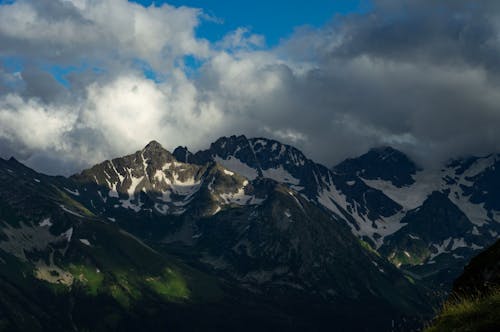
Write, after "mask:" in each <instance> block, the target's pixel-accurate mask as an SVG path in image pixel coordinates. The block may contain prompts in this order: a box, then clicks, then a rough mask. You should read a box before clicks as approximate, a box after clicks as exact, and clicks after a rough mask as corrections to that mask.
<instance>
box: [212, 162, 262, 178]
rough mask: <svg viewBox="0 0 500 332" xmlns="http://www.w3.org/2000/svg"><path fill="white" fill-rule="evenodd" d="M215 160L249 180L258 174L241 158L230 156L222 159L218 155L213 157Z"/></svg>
mask: <svg viewBox="0 0 500 332" xmlns="http://www.w3.org/2000/svg"><path fill="white" fill-rule="evenodd" d="M214 160H215V162H217V163H219V164H221V165H222V166H224V168H227V169H229V170H231V171H233V172H235V173H237V174H239V175H242V176H244V177H246V178H247V179H249V180H250V181H252V180H255V179H256V178H257V176H258V175H259V174H258V172H257V170H256V169H254V168H252V167H250V166H248V165H247V164H245V163H243V162H242V161H241V160H239V159H237V158H234V157H233V156H230V157H229V158H228V159H222V158H220V157H219V156H216V157H214Z"/></svg>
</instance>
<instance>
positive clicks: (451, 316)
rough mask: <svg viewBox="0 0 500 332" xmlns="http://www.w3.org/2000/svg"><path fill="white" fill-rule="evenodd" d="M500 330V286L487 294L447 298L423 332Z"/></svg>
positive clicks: (485, 331)
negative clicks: (438, 312) (436, 315)
mask: <svg viewBox="0 0 500 332" xmlns="http://www.w3.org/2000/svg"><path fill="white" fill-rule="evenodd" d="M446 331H454V332H483V331H484V332H487V331H500V288H496V289H494V290H492V291H491V293H490V294H489V295H487V296H468V297H455V298H452V299H450V300H448V301H447V302H446V303H445V304H444V305H443V308H442V310H441V313H440V314H439V315H438V317H437V318H436V319H435V320H434V322H433V323H432V325H431V326H430V327H428V328H427V329H425V332H446Z"/></svg>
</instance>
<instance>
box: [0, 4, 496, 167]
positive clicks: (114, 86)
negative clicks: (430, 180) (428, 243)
mask: <svg viewBox="0 0 500 332" xmlns="http://www.w3.org/2000/svg"><path fill="white" fill-rule="evenodd" d="M407 2H408V3H411V7H409V8H411V9H412V10H411V12H409V13H407V14H408V15H403V16H398V15H396V16H394V15H392V16H391V15H389V14H391V10H393V9H391V6H386V5H385V4H383V5H382V6H381V7H380V8H378V9H376V10H378V12H376V14H373V15H372V14H370V15H366V16H362V15H353V16H348V17H345V18H343V19H339V20H337V21H335V22H333V23H332V24H330V25H327V26H325V27H323V28H320V29H311V28H301V29H297V31H296V33H295V34H294V35H293V36H292V37H291V38H290V39H288V40H286V41H284V42H283V43H282V44H281V45H279V46H278V47H277V48H274V49H265V48H264V47H263V45H264V39H263V37H262V36H259V35H254V34H251V32H250V31H249V30H248V29H246V28H238V29H236V30H235V31H232V32H230V33H228V35H227V36H225V37H224V38H222V40H220V41H213V42H211V43H210V42H208V41H207V40H204V39H201V38H198V37H196V30H197V28H198V26H199V25H200V20H203V17H205V16H206V15H205V14H204V13H203V12H202V11H201V10H200V9H195V8H189V7H173V6H169V5H161V6H159V7H158V6H150V7H147V8H145V7H143V6H140V5H138V4H135V3H130V2H128V1H126V0H102V1H94V0H36V1H35V0H32V1H30V0H18V1H16V2H15V3H14V4H12V5H0V45H1V46H0V56H2V55H4V56H8V55H10V56H15V57H20V58H22V59H23V61H24V63H25V64H27V65H29V68H23V69H22V70H21V73H15V74H14V73H12V72H8V71H6V70H5V69H2V68H0V148H2V150H0V153H1V154H3V156H4V157H5V154H6V153H12V152H17V151H22V152H23V154H22V156H23V158H24V160H28V162H30V163H32V166H35V167H43V166H44V165H45V164H43V163H44V162H45V161H43V158H40V155H50V156H51V158H52V159H54V160H60V161H62V163H56V162H53V161H51V163H50V167H49V166H47V167H45V169H49V170H50V171H52V172H65V173H67V172H71V171H76V170H77V169H78V168H80V167H83V166H88V165H89V164H91V163H95V162H98V161H100V160H102V159H104V158H111V157H114V156H118V155H122V154H125V153H130V152H132V151H134V150H135V149H138V148H140V147H142V146H144V145H145V144H146V143H147V141H149V140H151V139H156V140H158V141H160V142H161V143H163V144H164V145H166V146H167V147H168V148H170V149H172V148H174V147H175V146H176V145H187V146H189V147H190V148H191V149H197V148H202V147H206V146H207V145H208V144H209V143H210V141H213V140H215V139H216V138H217V137H219V136H221V135H230V134H246V135H250V136H253V135H265V136H271V137H272V138H276V139H280V140H283V141H285V142H286V143H291V144H295V145H297V146H298V147H299V148H302V149H304V150H305V152H306V153H307V154H309V155H310V156H311V157H314V158H316V159H318V160H320V161H322V162H324V163H327V164H333V163H335V162H337V161H339V160H341V159H342V158H345V157H348V156H354V155H356V154H359V153H362V152H364V151H365V150H366V149H367V148H369V147H371V146H373V145H377V144H394V145H395V146H396V147H400V148H403V149H405V151H409V152H413V153H412V154H413V155H418V154H420V155H421V156H422V157H427V158H431V159H437V158H442V157H443V156H444V157H451V156H452V155H454V154H460V153H482V152H491V151H493V150H495V149H498V140H499V139H500V137H499V134H498V130H497V128H498V126H499V125H500V115H499V113H498V111H497V105H498V104H499V103H500V94H499V92H498V91H500V90H499V89H498V85H499V84H498V82H500V76H499V74H498V73H500V70H499V68H500V62H499V61H498V59H500V57H499V56H498V55H499V52H500V51H499V50H500V48H498V46H497V45H498V38H497V36H498V35H499V27H498V24H497V23H495V21H494V20H492V19H491V18H492V17H493V18H494V17H497V16H498V15H497V14H494V13H496V12H499V11H500V8H498V6H497V5H494V3H493V2H491V3H490V2H487V3H486V4H485V6H486V9H484V8H483V9H481V8H482V7H481V6H479V7H477V8H478V9H477V10H478V11H477V12H475V11H471V12H468V13H467V15H458V14H460V8H461V7H460V5H459V3H465V2H466V1H465V0H461V1H456V2H454V4H457V5H453V6H452V7H453V8H452V9H450V10H451V11H452V13H454V14H453V15H452V14H450V15H449V16H446V15H445V16H443V15H430V14H429V13H433V8H434V7H433V5H432V2H430V1H410V0H409V1H407ZM450 3H451V2H450ZM450 3H448V2H447V4H448V5H450ZM450 6H451V5H450ZM488 6H490V7H491V8H490V7H488ZM488 8H489V9H488ZM398 10H401V9H398ZM455 11H458V12H457V13H458V14H457V13H455ZM422 13H427V14H429V15H427V14H426V15H424V14H422ZM440 13H441V11H440ZM455 14H456V15H455ZM386 17H393V18H394V17H397V18H401V17H402V19H400V20H394V21H391V20H386V19H385V18H386ZM457 29H458V30H457ZM401 31H403V32H401ZM456 31H459V32H460V33H458V34H457V33H455V32H456ZM458 35H459V36H460V38H456V36H458ZM400 36H405V38H400ZM186 56H194V57H195V58H196V59H198V61H200V68H199V69H196V70H195V69H193V68H189V67H188V66H185V65H183V64H182V62H183V59H184V58H185V57H186ZM138 62H140V63H146V64H148V65H150V66H151V67H152V69H153V71H154V72H155V73H157V74H159V77H160V79H158V80H157V81H154V80H150V79H147V78H146V77H145V75H144V73H142V72H141V69H138V65H137V63H138ZM82 63H83V64H84V65H82ZM54 64H61V65H63V66H69V65H71V66H75V67H76V68H78V70H75V71H74V72H72V73H71V74H69V75H67V77H66V78H67V80H68V82H69V87H67V90H68V91H63V92H64V93H63V92H61V90H64V89H65V87H63V86H61V85H60V84H59V83H58V82H57V81H56V80H54V79H53V78H51V77H47V76H49V75H47V73H45V72H43V68H44V66H50V65H54ZM34 68H35V69H34ZM94 68H98V69H99V70H97V71H94V70H93V69H94ZM193 71H195V72H194V73H193ZM41 72H43V73H41ZM44 74H45V75H44ZM50 80H52V81H50ZM49 81H50V82H49ZM23 89H24V90H23ZM65 92H68V93H65ZM41 123H43V124H44V125H40V124H41ZM6 142H7V143H6ZM325 142H326V143H327V144H325ZM30 156H31V157H30ZM47 165H48V164H47ZM61 165H62V166H61ZM58 167H59V168H58Z"/></svg>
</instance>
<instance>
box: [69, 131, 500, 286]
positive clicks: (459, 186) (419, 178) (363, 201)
mask: <svg viewBox="0 0 500 332" xmlns="http://www.w3.org/2000/svg"><path fill="white" fill-rule="evenodd" d="M151 145H152V146H151V147H150V148H146V149H145V150H144V151H143V152H137V153H136V154H135V155H132V156H128V157H127V158H128V159H127V158H125V159H123V160H122V158H118V159H115V160H113V161H109V162H105V163H103V164H101V165H98V166H95V167H94V168H92V169H91V170H88V171H85V172H83V173H82V174H80V175H78V176H74V177H73V179H75V180H77V181H79V182H80V183H92V182H95V185H97V186H103V190H91V192H94V193H95V192H97V193H98V195H104V196H105V195H106V193H108V194H107V197H106V198H105V199H110V200H111V201H113V199H118V200H114V203H113V208H110V207H107V210H106V212H103V213H104V214H106V216H107V217H108V218H111V219H112V220H113V219H116V215H120V214H122V213H123V210H125V212H126V213H125V214H127V215H130V213H128V211H126V210H130V209H133V210H134V211H135V212H136V217H137V218H136V219H141V220H143V219H145V215H146V214H149V219H150V220H151V224H152V226H150V227H147V228H144V227H141V229H142V231H145V230H149V232H150V233H151V234H150V236H155V235H158V234H162V231H161V230H160V229H161V228H162V227H163V228H164V226H165V223H164V222H155V221H154V220H156V219H158V218H157V217H158V214H160V215H169V216H172V215H176V214H177V215H179V216H182V215H183V214H184V213H185V211H187V210H190V211H191V212H192V211H194V210H193V209H192V206H197V209H198V210H197V211H198V212H197V216H202V215H207V214H210V213H213V212H214V211H215V210H218V209H223V208H224V206H227V205H228V204H227V203H228V202H226V201H224V200H221V199H220V197H219V198H217V199H215V201H211V203H210V204H211V205H210V206H211V208H212V210H210V208H208V207H206V206H205V207H203V208H202V207H200V206H198V205H199V204H198V203H199V202H200V200H199V199H196V197H198V196H200V195H202V194H203V192H204V190H200V189H202V187H203V186H202V185H201V183H203V181H200V179H201V178H206V176H205V175H203V172H205V171H207V168H206V167H214V166H213V165H218V166H220V167H222V168H223V169H225V170H226V171H228V172H232V173H235V174H236V175H239V176H241V179H240V182H239V185H237V186H233V187H232V188H231V191H232V193H233V194H235V193H237V192H238V190H239V189H241V188H243V189H244V195H245V200H247V201H249V202H250V204H249V205H252V204H253V203H256V202H258V201H261V200H263V199H265V196H266V191H267V189H265V188H262V189H259V186H255V183H254V182H255V181H256V180H259V181H260V180H261V179H267V180H272V181H274V182H277V183H280V184H281V185H283V186H286V187H288V188H289V189H290V190H291V191H293V192H296V193H297V194H298V195H299V196H300V197H302V198H304V199H306V200H308V201H310V202H312V203H313V204H315V205H317V206H318V207H320V208H323V209H325V210H326V212H327V213H329V214H331V215H332V217H333V218H335V219H338V220H343V221H344V222H345V223H346V224H347V225H348V226H349V227H350V228H351V231H352V233H353V234H355V235H356V236H357V237H358V238H360V239H361V240H363V241H365V242H367V243H368V244H369V245H370V246H371V247H372V248H373V249H375V250H377V251H378V252H379V253H380V254H382V255H383V256H385V257H386V258H388V259H389V260H390V261H391V262H393V263H394V264H395V265H396V266H398V267H399V268H402V269H404V270H405V271H407V272H408V273H410V274H411V275H412V276H413V277H414V278H418V279H423V280H425V281H426V282H428V284H429V285H430V286H431V287H433V288H435V289H443V288H444V289H446V288H449V287H450V285H451V282H452V281H453V280H454V279H455V278H456V277H457V276H458V275H459V274H460V272H461V270H462V268H463V267H464V266H465V264H466V263H467V261H468V260H469V259H470V258H471V257H472V256H473V255H474V254H476V253H477V251H478V250H480V249H482V248H484V247H486V246H488V245H490V244H491V243H493V242H494V241H495V239H496V238H497V236H498V233H499V232H500V223H499V222H498V221H499V220H498V218H499V217H498V213H499V212H498V207H497V206H496V202H497V201H498V200H495V197H498V195H499V194H498V193H497V191H498V190H497V189H496V187H495V186H494V185H492V183H495V182H494V181H495V179H496V177H497V176H499V175H498V171H496V170H497V169H498V168H495V165H496V164H497V163H498V160H499V158H498V156H495V155H491V156H487V157H483V158H466V159H457V160H452V161H451V162H449V163H448V164H446V165H444V166H443V168H442V169H440V170H432V169H429V170H427V169H423V168H422V167H420V166H418V165H417V164H416V163H415V162H413V161H412V160H411V159H410V158H409V157H407V156H406V155H405V154H403V153H402V152H400V151H397V150H395V149H393V148H390V147H381V148H376V149H372V150H370V151H369V152H367V153H366V154H364V155H362V156H360V157H358V158H352V159H348V160H346V161H344V162H342V163H340V164H339V165H337V166H336V167H334V168H333V169H332V170H329V169H328V168H326V167H325V166H323V165H321V164H318V163H315V162H314V161H312V160H310V159H308V158H307V157H306V156H305V155H304V154H303V153H302V152H301V151H299V150H298V149H296V148H294V147H292V146H288V145H285V144H281V143H280V142H278V141H274V140H269V139H265V138H250V139H248V138H247V137H245V136H231V137H222V138H220V139H218V140H217V141H216V142H214V143H212V144H211V146H210V148H209V149H207V150H203V151H198V152H196V153H192V152H190V151H188V149H187V148H185V147H178V148H176V149H175V150H174V152H173V153H172V154H170V153H168V152H166V151H164V152H162V153H163V154H164V155H163V156H162V158H163V159H161V162H160V164H161V163H166V162H167V159H168V160H172V158H174V159H175V160H176V161H174V162H173V163H170V164H169V165H171V166H169V167H171V170H161V172H167V173H168V174H170V175H168V174H167V177H169V178H168V179H167V180H166V182H165V184H159V183H157V184H156V187H155V188H157V189H155V190H158V191H157V194H156V195H155V194H151V192H152V191H151V190H150V189H148V188H149V187H148V184H146V183H144V184H140V185H139V187H141V189H137V188H136V187H134V190H136V192H137V193H138V195H137V202H136V203H137V204H138V205H137V204H132V203H131V201H129V200H128V197H129V194H130V193H129V192H127V190H132V189H130V188H132V186H134V185H135V184H136V183H135V182H137V181H141V176H142V175H141V174H146V172H150V171H151V172H158V171H159V169H158V167H152V168H148V167H149V166H148V165H147V164H146V163H147V160H150V159H149V157H147V156H146V157H144V156H142V155H141V153H143V154H145V155H148V153H150V152H148V151H149V150H151V148H153V150H154V147H156V148H158V143H156V142H153V143H152V144H151ZM132 161H133V163H134V167H132V168H133V171H131V172H133V173H131V174H130V175H128V174H127V171H126V169H130V170H132V168H130V167H131V166H130V165H131V164H130V162H132ZM180 161H182V162H180ZM124 162H125V163H129V164H127V165H129V166H127V167H129V168H123V167H122V165H121V163H124ZM141 165H142V166H141ZM207 165H212V166H207ZM177 167H181V169H177ZM183 167H185V168H183ZM98 168H102V171H101V172H99V171H98ZM92 172H94V173H95V174H94V175H91V174H93V173H92ZM169 172H170V173H169ZM222 172H223V170H222ZM174 173H175V174H179V176H180V178H178V179H174V177H173V176H174V175H175V174H174ZM195 173H196V174H195ZM212 173H213V172H212ZM219 173H220V171H219ZM227 175H228V174H224V176H226V177H227ZM158 176H159V177H161V174H160V173H158ZM183 176H185V177H186V179H188V178H189V179H190V181H191V182H183V178H182V177H183ZM93 177H95V178H96V179H97V180H95V179H94V181H92V179H93ZM147 178H148V179H147V181H149V182H150V183H154V182H155V179H154V176H153V173H150V174H149V176H148V177H147ZM158 179H159V178H158ZM243 179H247V180H248V185H247V186H242V183H243V182H241V181H244V180H243ZM133 181H135V182H133ZM145 181H146V180H145ZM168 181H170V183H171V184H168V183H167V182H168ZM175 181H176V182H175ZM156 182H158V181H156ZM160 182H161V181H160ZM137 184H138V182H137ZM143 185H144V187H142V186H143ZM169 185H170V186H172V185H173V188H172V189H171V190H170V189H169V190H170V191H169V190H167V191H162V190H163V189H162V188H160V187H161V186H169ZM113 186H116V188H114V189H113ZM238 186H239V187H238ZM125 187H126V188H128V189H126V190H125V191H124V190H123V188H125ZM117 189H120V190H121V191H120V190H117ZM109 190H111V191H109ZM141 190H142V193H141ZM148 190H149V191H148ZM179 190H180V191H179ZM183 190H187V191H183ZM224 190H225V189H224ZM153 191H154V190H153ZM209 191H210V190H209ZM145 192H149V193H150V194H149V195H144V193H145ZM158 193H162V194H161V195H160V194H158ZM163 194H165V195H169V196H168V197H164V196H162V195H163ZM104 196H103V197H104ZM116 196H120V197H116ZM209 196H210V197H217V195H215V196H214V195H209ZM224 197H226V198H227V197H228V196H224ZM439 198H441V199H439ZM242 199H243V198H242ZM201 201H205V200H201ZM191 202H193V204H191ZM252 202H253V203H252ZM90 203H91V204H94V205H96V206H101V207H100V208H101V209H106V206H105V205H106V203H105V202H104V201H103V199H102V198H101V197H100V196H99V197H97V196H95V195H94V198H93V199H92V201H91V202H90ZM229 203H231V204H234V203H235V202H229ZM240 203H241V202H240ZM129 204H130V206H129ZM148 204H149V205H148ZM240 205H248V204H240ZM120 206H121V208H118V209H117V207H120ZM140 206H143V207H144V208H142V209H141V208H140ZM122 208H123V209H122ZM443 208H444V209H446V211H441V212H440V213H439V214H440V215H441V216H442V217H444V218H445V219H446V220H445V221H444V223H447V224H448V226H449V227H447V231H446V230H442V229H441V228H442V227H444V224H443V225H442V223H435V222H430V221H424V222H427V223H428V226H429V227H428V228H427V229H422V231H423V232H424V233H426V235H425V236H426V237H427V238H426V240H422V239H419V237H420V236H419V234H416V233H415V229H414V228H415V227H417V228H419V227H420V228H422V227H421V226H419V225H418V224H419V223H418V222H413V223H412V224H413V226H411V227H407V225H408V222H409V221H410V220H424V219H425V220H429V219H428V216H429V215H433V214H434V213H435V212H436V211H437V209H440V210H441V209H443ZM167 209H168V212H167ZM200 209H202V210H203V209H204V212H203V211H202V210H200ZM101 212H102V211H101ZM195 218H196V217H195ZM124 219H127V220H130V216H128V217H127V218H124ZM132 219H133V218H132ZM160 219H161V216H160ZM170 219H171V218H170ZM181 219H182V217H181ZM434 219H437V218H434ZM455 219H457V222H456V223H455V221H454V220H455ZM122 223H123V222H122ZM181 224H182V223H179V225H181ZM136 225H138V224H137V223H135V222H127V227H128V228H127V229H129V230H130V231H133V232H141V229H136V230H132V228H133V227H135V226H136ZM455 226H456V227H455ZM433 227H434V228H436V229H435V230H432V229H431V228H433ZM169 230H171V228H169ZM428 231H429V232H431V233H432V234H428V236H427V232H428ZM412 232H413V233H415V234H413V233H412ZM188 233H189V232H188ZM191 233H192V234H191V235H190V236H193V235H196V232H195V231H193V230H191ZM417 233H418V232H417ZM143 235H145V234H143ZM161 236H163V235H161ZM185 236H186V239H184V240H185V241H187V240H189V239H188V237H189V234H187V233H185ZM413 242H414V243H413ZM407 247H408V248H409V249H408V248H407Z"/></svg>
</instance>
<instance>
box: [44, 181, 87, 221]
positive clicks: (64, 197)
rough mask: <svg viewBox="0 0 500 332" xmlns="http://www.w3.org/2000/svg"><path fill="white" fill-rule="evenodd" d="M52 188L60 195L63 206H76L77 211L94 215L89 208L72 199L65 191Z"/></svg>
mask: <svg viewBox="0 0 500 332" xmlns="http://www.w3.org/2000/svg"><path fill="white" fill-rule="evenodd" d="M54 188H55V190H56V191H57V193H58V194H59V196H60V197H59V198H60V200H61V201H62V203H63V204H64V205H65V206H67V207H74V208H76V210H77V211H79V212H81V213H83V215H85V216H87V217H95V215H94V214H93V213H92V212H91V211H90V210H89V209H87V208H86V207H85V206H83V205H82V204H81V203H79V202H77V201H75V200H74V199H72V198H71V197H69V196H68V195H66V193H64V192H63V191H61V190H59V189H58V188H57V187H55V186H54Z"/></svg>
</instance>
